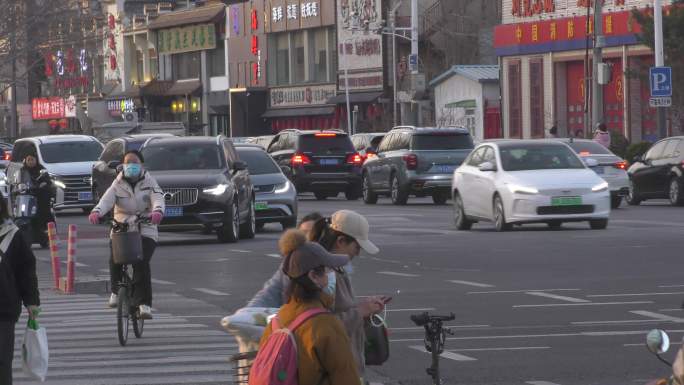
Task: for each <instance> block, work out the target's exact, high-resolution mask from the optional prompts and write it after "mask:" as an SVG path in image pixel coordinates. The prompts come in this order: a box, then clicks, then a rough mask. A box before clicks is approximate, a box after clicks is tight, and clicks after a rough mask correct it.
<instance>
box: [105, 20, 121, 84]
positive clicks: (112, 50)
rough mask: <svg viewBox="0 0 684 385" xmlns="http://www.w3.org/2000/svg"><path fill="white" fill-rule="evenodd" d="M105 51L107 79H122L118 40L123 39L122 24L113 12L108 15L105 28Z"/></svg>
mask: <svg viewBox="0 0 684 385" xmlns="http://www.w3.org/2000/svg"><path fill="white" fill-rule="evenodd" d="M104 30H105V33H104V41H103V42H102V43H103V52H104V57H105V61H104V62H105V73H104V78H105V80H120V78H121V71H120V69H119V64H118V57H120V56H121V55H119V50H118V45H117V41H118V40H120V39H121V36H122V35H121V26H120V25H119V23H117V21H116V17H115V16H114V15H113V14H111V13H110V14H109V15H107V26H106V28H104Z"/></svg>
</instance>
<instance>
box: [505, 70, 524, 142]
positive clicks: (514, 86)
mask: <svg viewBox="0 0 684 385" xmlns="http://www.w3.org/2000/svg"><path fill="white" fill-rule="evenodd" d="M520 83H521V79H520V61H512V62H509V63H508V135H509V137H511V138H522V92H521V91H522V88H521V85H520Z"/></svg>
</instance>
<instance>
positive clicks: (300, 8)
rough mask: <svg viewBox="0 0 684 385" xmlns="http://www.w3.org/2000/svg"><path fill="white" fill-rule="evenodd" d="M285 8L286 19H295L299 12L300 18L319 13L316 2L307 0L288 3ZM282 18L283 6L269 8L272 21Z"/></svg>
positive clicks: (314, 15) (275, 21)
mask: <svg viewBox="0 0 684 385" xmlns="http://www.w3.org/2000/svg"><path fill="white" fill-rule="evenodd" d="M285 10H286V12H287V13H286V15H287V19H288V20H297V18H299V15H300V13H301V18H302V19H308V18H310V17H316V16H318V14H319V10H320V6H319V5H318V2H315V1H307V2H303V3H301V4H288V5H287V8H286V9H285ZM283 18H284V12H283V7H282V6H278V7H272V8H271V19H273V22H274V23H277V22H279V21H282V20H283Z"/></svg>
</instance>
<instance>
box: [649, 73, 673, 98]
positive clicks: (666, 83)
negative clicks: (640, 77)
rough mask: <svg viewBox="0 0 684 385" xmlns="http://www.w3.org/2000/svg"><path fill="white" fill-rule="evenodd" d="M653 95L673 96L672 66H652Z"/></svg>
mask: <svg viewBox="0 0 684 385" xmlns="http://www.w3.org/2000/svg"><path fill="white" fill-rule="evenodd" d="M649 79H650V83H651V97H668V96H672V68H670V67H651V70H650V76H649Z"/></svg>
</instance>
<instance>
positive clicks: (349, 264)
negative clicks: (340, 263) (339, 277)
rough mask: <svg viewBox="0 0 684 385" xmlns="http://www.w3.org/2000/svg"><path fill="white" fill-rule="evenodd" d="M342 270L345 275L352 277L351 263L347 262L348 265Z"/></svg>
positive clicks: (352, 267) (352, 268)
mask: <svg viewBox="0 0 684 385" xmlns="http://www.w3.org/2000/svg"><path fill="white" fill-rule="evenodd" d="M343 269H344V272H345V273H347V275H352V274H354V265H352V263H351V262H349V263H348V264H346V265H344V267H343Z"/></svg>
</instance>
